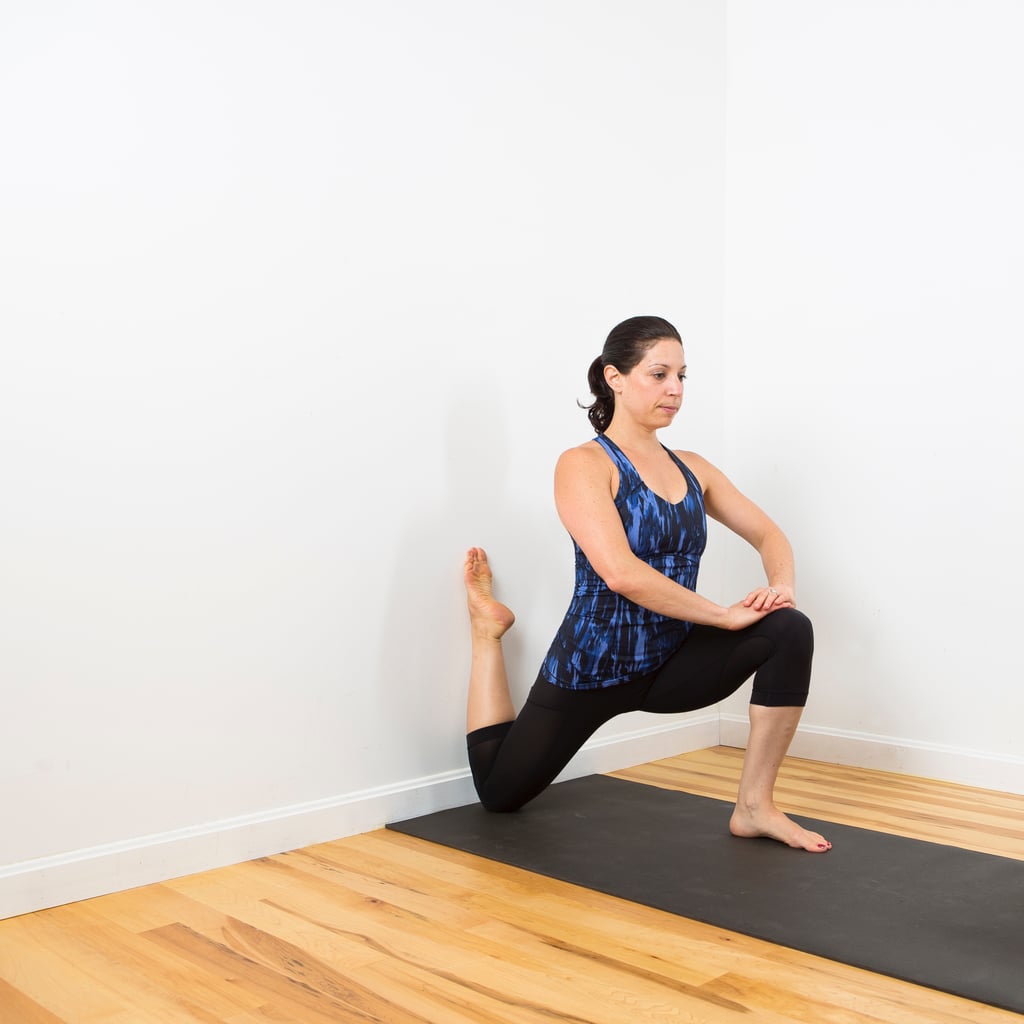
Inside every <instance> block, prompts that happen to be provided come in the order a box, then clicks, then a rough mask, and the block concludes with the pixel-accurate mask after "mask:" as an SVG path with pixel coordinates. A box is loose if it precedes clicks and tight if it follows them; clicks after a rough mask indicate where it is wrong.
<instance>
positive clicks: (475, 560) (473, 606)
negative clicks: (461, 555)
mask: <svg viewBox="0 0 1024 1024" xmlns="http://www.w3.org/2000/svg"><path fill="white" fill-rule="evenodd" d="M463 575H464V577H465V581H466V603H467V604H468V605H469V621H470V625H471V626H472V628H473V632H474V633H477V634H479V635H480V636H482V637H486V638H487V639H490V640H498V639H500V638H501V636H502V635H503V634H504V633H505V632H506V631H507V630H509V629H510V628H511V626H512V623H513V622H515V621H516V617H515V615H513V614H512V609H511V608H508V607H507V606H506V605H503V604H502V603H501V602H500V601H496V600H495V599H494V595H493V594H492V592H491V590H492V587H491V583H492V575H491V567H490V565H488V564H487V553H486V552H485V551H484V549H483V548H470V549H469V550H468V551H467V552H466V562H465V565H464V566H463Z"/></svg>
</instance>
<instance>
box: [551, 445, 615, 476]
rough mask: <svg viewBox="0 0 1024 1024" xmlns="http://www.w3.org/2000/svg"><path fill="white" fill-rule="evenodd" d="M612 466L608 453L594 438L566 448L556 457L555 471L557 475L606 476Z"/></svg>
mask: <svg viewBox="0 0 1024 1024" xmlns="http://www.w3.org/2000/svg"><path fill="white" fill-rule="evenodd" d="M613 468H614V467H613V464H612V461H611V459H610V458H609V457H608V452H607V451H605V449H604V447H603V446H602V445H601V444H600V443H598V441H597V440H596V439H594V438H591V439H590V440H589V441H584V442H583V444H578V445H576V446H575V447H574V448H567V449H566V450H565V451H564V452H562V454H561V455H559V457H558V463H557V465H556V471H557V472H559V473H566V472H569V473H587V474H589V473H603V474H605V475H607V474H608V473H609V472H610V471H611V470H612V469H613Z"/></svg>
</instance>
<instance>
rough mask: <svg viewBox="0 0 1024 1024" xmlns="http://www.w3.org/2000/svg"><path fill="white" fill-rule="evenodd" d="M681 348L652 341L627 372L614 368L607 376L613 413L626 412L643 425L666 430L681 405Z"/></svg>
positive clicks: (666, 340) (668, 342)
mask: <svg viewBox="0 0 1024 1024" xmlns="http://www.w3.org/2000/svg"><path fill="white" fill-rule="evenodd" d="M685 358H686V357H685V355H684V353H683V346H682V345H681V344H680V343H679V342H678V341H676V340H675V338H662V339H661V340H660V341H656V342H655V343H654V344H653V345H651V347H650V348H649V349H648V350H647V351H646V352H645V353H644V354H643V356H642V357H641V359H640V362H638V363H637V364H636V366H634V367H633V369H632V370H630V371H629V373H626V374H621V373H619V372H618V370H615V369H614V367H608V370H612V371H613V372H612V373H610V374H607V379H608V383H609V385H610V386H611V389H612V390H613V391H614V392H615V410H616V412H618V411H619V407H620V405H621V406H622V411H623V412H626V413H628V414H629V415H630V416H631V417H633V418H634V419H636V420H637V421H638V422H639V423H642V424H643V425H644V426H647V427H651V428H653V429H655V430H656V429H658V428H659V427H667V426H668V425H669V424H670V423H671V422H672V420H673V419H675V416H676V413H677V412H679V408H680V406H681V405H682V404H683V381H684V380H685V379H686V362H685Z"/></svg>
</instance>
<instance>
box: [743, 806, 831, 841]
mask: <svg viewBox="0 0 1024 1024" xmlns="http://www.w3.org/2000/svg"><path fill="white" fill-rule="evenodd" d="M729 831H730V832H731V833H732V834H733V835H734V836H740V837H741V838H743V839H752V838H754V837H756V836H767V837H768V838H769V839H777V840H778V841H779V842H780V843H785V844H786V845H787V846H792V847H794V848H796V849H798V850H807V851H808V852H810V853H828V851H829V850H831V849H832V844H831V843H830V842H829V841H828V840H827V839H826V838H825V837H824V836H819V835H818V833H817V832H811V831H809V830H808V829H806V828H803V827H802V826H800V825H798V824H797V823H796V822H795V821H793V820H792V818H787V817H786V815H785V814H783V813H782V811H780V810H779V809H778V808H777V807H775V806H774V805H771V806H770V807H767V808H764V807H746V808H741V807H740V805H739V804H737V805H736V809H735V810H734V811H733V812H732V818H730V819H729Z"/></svg>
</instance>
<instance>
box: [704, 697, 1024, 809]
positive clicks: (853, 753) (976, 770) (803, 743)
mask: <svg viewBox="0 0 1024 1024" xmlns="http://www.w3.org/2000/svg"><path fill="white" fill-rule="evenodd" d="M720 728H721V731H720V736H721V740H720V742H721V743H722V745H723V746H727V747H746V745H747V735H748V733H749V728H750V727H749V725H748V722H747V717H746V715H734V714H724V713H723V714H722V716H721V721H720ZM789 752H790V754H792V755H793V756H794V757H806V758H809V759H811V760H813V761H828V762H830V763H832V764H846V765H851V766H854V767H857V768H875V769H878V770H879V771H886V772H897V773H898V774H900V775H917V776H922V777H924V778H928V779H936V780H939V781H942V782H954V783H958V784H959V785H962V786H976V787H978V788H979V789H995V790H999V791H1000V792H1004V793H1024V757H1013V756H997V755H993V754H986V753H982V752H981V751H977V750H969V749H963V748H958V747H948V746H942V745H940V744H936V743H921V742H919V741H917V740H909V739H903V738H900V737H896V736H878V735H875V734H872V733H862V732H852V731H848V730H845V729H829V728H825V727H822V726H813V725H801V726H800V728H799V730H798V731H797V734H796V737H795V738H794V740H793V743H792V745H791V747H790V749H789Z"/></svg>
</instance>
